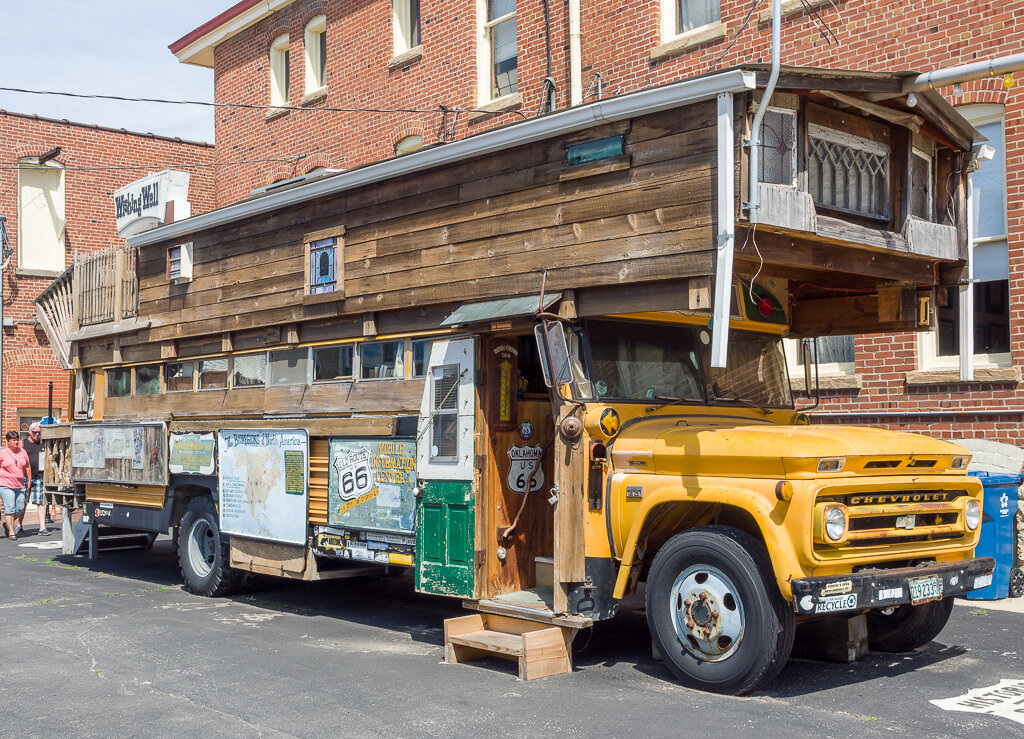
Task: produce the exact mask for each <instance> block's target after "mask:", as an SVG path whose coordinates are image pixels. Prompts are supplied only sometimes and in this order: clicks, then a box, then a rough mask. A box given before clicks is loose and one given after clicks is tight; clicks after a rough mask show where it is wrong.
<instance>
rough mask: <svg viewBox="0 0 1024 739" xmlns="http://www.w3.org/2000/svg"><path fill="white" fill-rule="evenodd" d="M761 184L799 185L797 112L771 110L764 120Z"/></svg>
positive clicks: (760, 159) (759, 161) (762, 127)
mask: <svg viewBox="0 0 1024 739" xmlns="http://www.w3.org/2000/svg"><path fill="white" fill-rule="evenodd" d="M758 167H759V170H760V172H759V176H760V180H761V182H767V183H769V184H772V185H796V111H795V110H784V109H780V108H768V109H767V110H766V111H765V114H764V118H763V119H762V120H761V151H760V158H759V159H758Z"/></svg>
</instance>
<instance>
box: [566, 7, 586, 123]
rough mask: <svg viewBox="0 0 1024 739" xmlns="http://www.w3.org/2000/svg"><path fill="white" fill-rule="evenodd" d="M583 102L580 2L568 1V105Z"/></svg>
mask: <svg viewBox="0 0 1024 739" xmlns="http://www.w3.org/2000/svg"><path fill="white" fill-rule="evenodd" d="M582 102H583V51H582V48H581V46H580V0H569V104H570V105H579V104H580V103H582Z"/></svg>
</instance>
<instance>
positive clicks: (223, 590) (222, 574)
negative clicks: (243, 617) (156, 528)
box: [178, 496, 245, 597]
mask: <svg viewBox="0 0 1024 739" xmlns="http://www.w3.org/2000/svg"><path fill="white" fill-rule="evenodd" d="M178 528H179V533H178V564H179V565H180V566H181V577H182V579H183V580H184V581H185V589H186V590H187V591H189V592H190V593H195V594H196V595H205V596H208V597H218V596H222V595H230V594H231V593H233V592H236V591H237V590H238V588H239V587H241V585H242V580H243V579H244V577H245V573H244V572H242V571H241V570H234V569H232V568H231V567H230V566H229V565H228V561H229V555H228V545H227V542H225V541H222V539H221V535H220V526H219V524H218V522H217V509H216V507H215V506H214V504H213V500H212V499H210V498H209V497H207V496H202V497H199V498H193V499H192V501H191V502H190V503H189V504H188V507H187V508H186V509H185V514H184V515H183V516H182V517H181V523H180V524H179V526H178Z"/></svg>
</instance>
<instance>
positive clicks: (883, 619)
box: [868, 598, 953, 652]
mask: <svg viewBox="0 0 1024 739" xmlns="http://www.w3.org/2000/svg"><path fill="white" fill-rule="evenodd" d="M952 612H953V599H952V598H943V599H942V600H933V601H931V602H930V603H922V604H920V605H917V606H912V605H910V604H907V605H903V606H896V607H895V608H883V609H881V610H877V611H870V612H869V613H868V647H870V648H871V649H874V650H875V651H876V652H909V651H911V650H913V649H917V648H918V647H923V646H924V645H925V644H927V643H928V642H930V641H931V640H932V639H934V638H935V637H937V636H938V635H939V632H940V631H942V630H943V629H944V628H945V627H946V622H947V621H949V616H950V614H951V613H952Z"/></svg>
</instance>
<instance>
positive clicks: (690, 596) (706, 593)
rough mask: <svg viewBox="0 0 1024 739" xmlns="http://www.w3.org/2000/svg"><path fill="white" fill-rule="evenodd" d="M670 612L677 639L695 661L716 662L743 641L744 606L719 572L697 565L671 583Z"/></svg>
mask: <svg viewBox="0 0 1024 739" xmlns="http://www.w3.org/2000/svg"><path fill="white" fill-rule="evenodd" d="M669 598H670V600H669V609H670V612H671V617H672V626H673V627H674V628H675V631H676V637H677V638H678V639H679V642H680V643H681V644H682V645H683V647H684V648H685V649H686V650H687V651H688V652H689V653H690V654H692V655H693V656H694V657H696V658H697V659H700V660H703V661H705V662H718V661H720V660H723V659H726V658H727V657H729V656H730V655H731V654H732V653H733V652H735V651H736V649H737V648H738V647H739V644H740V642H741V641H742V640H743V631H744V623H745V622H744V617H743V604H742V602H741V601H740V598H739V596H738V595H737V593H736V586H735V585H734V584H733V582H732V580H730V579H729V578H728V577H727V576H726V575H725V574H724V573H723V572H722V571H721V570H718V569H717V568H715V567H708V566H706V565H697V566H693V567H688V568H687V569H685V570H683V572H681V573H680V574H679V576H678V577H677V578H676V580H675V582H674V583H673V584H672V590H671V592H670V594H669Z"/></svg>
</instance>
